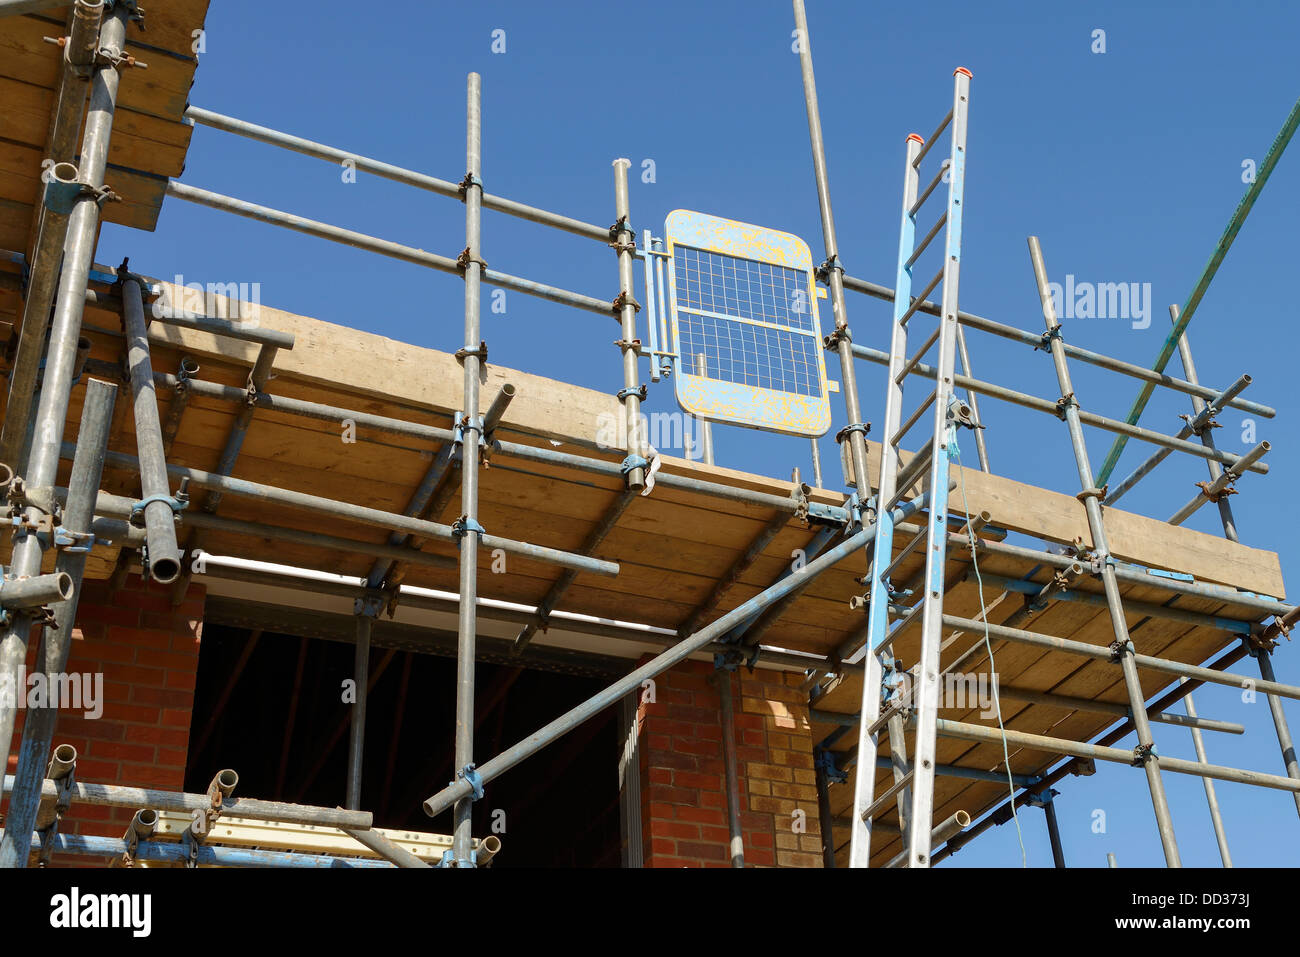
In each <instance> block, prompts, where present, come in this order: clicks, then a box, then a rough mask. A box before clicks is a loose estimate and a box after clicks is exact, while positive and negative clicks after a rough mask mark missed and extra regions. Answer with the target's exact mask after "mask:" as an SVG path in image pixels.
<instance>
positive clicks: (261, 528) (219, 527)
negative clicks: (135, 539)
mask: <svg viewBox="0 0 1300 957" xmlns="http://www.w3.org/2000/svg"><path fill="white" fill-rule="evenodd" d="M54 491H55V496H56V497H57V498H58V499H59V500H60V501H62V500H63V499H64V498H66V496H67V490H66V489H55V490H54ZM132 505H133V500H132V499H129V498H126V497H125V496H122V495H112V494H110V493H108V492H100V493H99V497H98V498H97V499H96V505H95V508H96V511H97V512H99V513H103V514H107V515H120V516H127V515H130V514H131V507H132ZM96 521H99V520H98V519H97V520H96ZM104 521H108V520H107V519H105V520H104ZM181 524H182V526H186V527H191V526H192V527H194V528H202V529H210V530H213V531H218V532H228V533H230V534H234V535H251V536H253V537H255V538H269V539H273V540H275V541H282V542H293V543H295V544H298V545H309V546H311V547H313V548H325V549H331V550H333V551H340V552H345V553H349V554H361V555H374V556H376V557H378V558H380V559H383V560H386V561H391V562H399V561H401V562H409V563H411V564H413V565H424V566H428V567H431V568H455V567H456V564H457V563H456V559H454V558H449V557H447V556H445V555H433V554H430V553H429V552H422V551H419V550H418V549H415V548H409V547H401V546H394V545H384V544H376V543H374V542H360V541H357V540H356V539H352V538H339V537H337V536H335V535H325V534H322V533H320V532H306V531H303V530H301V529H297V528H282V527H280V526H278V525H263V524H262V523H261V522H245V521H241V520H239V519H236V518H226V517H224V516H221V515H208V514H206V513H204V512H202V511H197V512H188V511H187V512H184V513H182V515H181ZM132 531H139V530H138V529H134V528H133V529H132ZM372 587H378V585H377V584H376V585H375V586H372Z"/></svg>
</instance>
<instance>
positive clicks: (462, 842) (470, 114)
mask: <svg viewBox="0 0 1300 957" xmlns="http://www.w3.org/2000/svg"><path fill="white" fill-rule="evenodd" d="M482 143H483V141H482V95H481V89H480V79H479V75H478V74H477V73H471V74H470V75H469V83H468V92H467V103H466V149H465V154H466V159H465V164H466V165H465V168H466V169H467V170H469V173H468V175H467V176H466V188H465V248H466V249H467V250H468V252H467V253H466V256H465V259H466V260H467V262H466V265H465V272H464V277H465V348H464V350H463V357H462V359H461V364H462V365H463V366H464V370H465V407H464V416H465V420H466V440H465V441H464V442H463V443H462V444H461V451H460V454H461V469H460V472H461V481H460V486H461V499H460V501H461V513H462V515H463V518H462V521H463V522H464V523H465V526H466V527H467V528H468V529H474V528H476V527H477V526H478V483H479V449H478V439H479V434H478V430H479V429H481V428H482V425H481V423H478V422H477V415H478V406H479V369H480V362H481V358H480V353H479V352H478V351H477V350H478V349H479V342H480V339H479V331H480V326H479V305H480V303H479V279H480V270H481V269H482V256H483V254H482V233H481V224H482V215H481V203H482V199H483V182H482V175H483V164H482ZM479 544H480V542H479V539H478V537H477V536H476V535H475V534H474V533H473V532H472V531H471V532H469V533H468V534H465V535H463V536H462V537H461V539H460V610H459V614H458V617H457V625H458V628H457V652H456V754H455V771H456V779H457V780H459V781H464V780H465V779H466V776H467V775H469V774H470V773H471V772H472V771H473V770H474V664H475V654H474V642H475V638H476V637H477V634H478V618H477V614H478V548H479ZM473 813H474V799H473V797H472V796H471V795H469V794H466V795H462V796H461V797H460V798H459V799H458V800H457V801H456V805H455V809H454V811H453V816H452V860H453V861H454V862H455V865H456V866H457V867H474V866H475V862H474V853H473V851H474V821H473Z"/></svg>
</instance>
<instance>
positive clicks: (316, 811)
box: [4, 774, 374, 831]
mask: <svg viewBox="0 0 1300 957" xmlns="http://www.w3.org/2000/svg"><path fill="white" fill-rule="evenodd" d="M13 786H14V776H13V775H12V774H6V775H5V776H4V793H5V794H8V793H9V792H10V791H11V790H13ZM58 796H59V794H58V785H57V784H55V782H53V781H51V780H49V779H48V778H47V779H46V780H45V783H44V784H43V785H42V787H41V797H42V798H43V799H48V800H49V801H50V802H51V803H53V802H54V801H55V800H56V799H57V798H58ZM72 800H73V803H75V804H93V805H97V806H100V807H105V806H106V807H128V808H142V807H147V808H152V809H153V810H155V811H176V812H179V813H181V814H189V813H192V812H194V811H205V810H211V809H212V799H211V798H210V797H208V795H206V794H191V793H189V792H185V791H161V790H158V789H156V788H132V787H122V786H120V785H116V784H89V783H87V782H85V781H77V782H76V783H75V784H74V785H73V786H72ZM221 813H222V814H224V815H227V816H229V817H246V818H249V819H251V820H254V821H279V822H281V823H284V824H315V825H319V826H321V827H341V828H347V829H349V830H356V831H368V830H370V828H371V827H373V826H374V815H372V814H371V813H370V812H369V811H345V810H344V809H343V808H337V807H315V806H312V805H310V804H286V803H284V802H281V801H259V800H256V799H254V798H237V797H232V798H226V799H225V800H224V801H223V802H222V803H221Z"/></svg>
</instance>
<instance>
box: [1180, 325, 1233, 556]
mask: <svg viewBox="0 0 1300 957" xmlns="http://www.w3.org/2000/svg"><path fill="white" fill-rule="evenodd" d="M1169 319H1170V321H1171V322H1172V323H1173V324H1174V325H1175V326H1176V325H1178V307H1177V306H1176V305H1171V306H1170V307H1169ZM1178 355H1179V357H1180V358H1181V359H1182V363H1183V374H1184V375H1186V376H1187V378H1188V379H1189V380H1191V381H1192V382H1199V381H1200V380H1199V379H1198V378H1197V377H1196V362H1195V360H1193V359H1192V343H1191V340H1189V339H1188V338H1187V332H1186V331H1184V332H1183V334H1182V335H1181V336H1179V337H1178ZM1242 378H1243V379H1249V378H1250V377H1249V376H1242ZM1192 411H1193V412H1194V413H1196V417H1195V418H1194V419H1193V420H1192V423H1193V424H1195V425H1197V426H1199V427H1198V428H1197V436H1198V437H1199V438H1200V440H1201V442H1202V443H1203V444H1204V445H1205V446H1207V447H1209V448H1213V447H1214V432H1213V428H1214V425H1215V423H1214V416H1215V415H1216V414H1217V413H1218V412H1219V411H1220V407H1219V406H1217V405H1215V406H1213V407H1210V408H1207V407H1206V404H1205V400H1204V399H1201V398H1198V397H1197V396H1192ZM1206 466H1207V468H1208V469H1209V472H1210V481H1211V482H1217V481H1218V479H1219V474H1220V473H1221V472H1222V469H1220V468H1219V466H1218V464H1217V463H1215V462H1206ZM1218 506H1219V519H1220V521H1222V523H1223V536H1224V538H1226V539H1227V540H1228V541H1230V542H1237V541H1240V539H1239V538H1238V537H1237V520H1236V518H1234V517H1233V514H1232V505H1231V504H1230V502H1229V500H1228V497H1227V496H1226V495H1224V496H1221V497H1220V498H1219V501H1218Z"/></svg>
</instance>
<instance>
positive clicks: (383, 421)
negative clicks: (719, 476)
mask: <svg viewBox="0 0 1300 957" xmlns="http://www.w3.org/2000/svg"><path fill="white" fill-rule="evenodd" d="M96 368H97V369H98V367H96ZM154 380H155V381H156V382H158V383H159V384H160V385H165V386H168V387H175V385H176V383H177V382H178V381H179V380H178V379H177V377H176V376H172V375H169V374H167V373H155V375H154ZM189 386H190V388H191V389H192V390H193V392H194V395H196V396H203V397H205V398H214V399H222V400H225V401H227V402H246V401H247V399H248V395H247V392H246V391H245V390H243V389H240V388H238V387H236V386H227V385H220V384H218V383H215V382H205V381H203V380H201V379H192V380H190V383H189ZM253 402H254V404H255V405H257V406H258V407H259V408H265V409H271V410H273V411H279V412H289V413H293V414H295V415H302V416H306V417H308V418H314V419H320V420H322V421H327V422H342V421H343V420H345V419H351V420H352V421H353V422H355V423H356V425H357V426H358V427H359V428H366V429H377V430H379V431H384V432H391V433H393V434H396V435H408V436H412V437H414V438H424V439H430V440H432V441H437V442H450V441H452V440H453V439H454V434H453V432H452V430H451V429H445V428H440V427H439V426H435V425H424V424H422V423H418V422H408V421H406V420H404V419H394V418H390V417H388V416H382V415H374V414H372V413H368V412H360V411H356V410H351V409H342V408H338V407H336V406H331V405H322V404H321V403H317V402H307V401H304V400H302V399H291V398H288V397H285V396H277V395H271V394H269V393H265V392H262V393H259V394H258V395H257V396H255V397H254V399H253ZM488 445H489V447H490V448H491V450H492V454H493V455H503V456H509V457H511V458H517V459H522V460H524V461H529V462H540V463H542V464H546V465H559V466H563V467H566V468H573V469H578V470H580V471H584V472H590V473H592V474H595V475H603V476H606V477H610V478H618V479H619V480H620V481H621V480H622V477H623V472H622V468H621V466H620V465H619V463H618V462H609V461H605V460H602V459H594V458H589V457H587V456H582V455H574V454H571V453H568V452H557V451H556V450H555V449H550V448H539V447H537V446H532V445H523V444H520V443H517V442H505V441H502V440H499V439H496V440H492V441H490V442H489V443H488ZM594 447H595V446H594V443H593V448H594ZM655 483H656V484H657V485H661V486H663V487H664V488H672V489H678V490H681V491H686V492H698V493H700V494H703V495H710V496H712V497H714V498H718V499H722V500H724V501H730V502H744V503H746V504H749V505H759V506H763V507H765V508H774V509H778V510H779V511H782V512H785V513H787V514H790V513H793V512H794V511H795V510H796V509H797V508H798V507H799V503H798V502H797V501H795V500H794V499H791V498H786V497H782V496H779V495H768V494H767V493H765V492H755V491H751V490H749V489H745V488H739V487H736V486H730V485H721V484H719V483H717V482H706V481H702V480H700V479H696V478H692V477H690V476H685V475H671V474H668V473H665V472H660V473H659V474H658V475H656V476H655Z"/></svg>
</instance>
